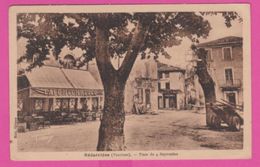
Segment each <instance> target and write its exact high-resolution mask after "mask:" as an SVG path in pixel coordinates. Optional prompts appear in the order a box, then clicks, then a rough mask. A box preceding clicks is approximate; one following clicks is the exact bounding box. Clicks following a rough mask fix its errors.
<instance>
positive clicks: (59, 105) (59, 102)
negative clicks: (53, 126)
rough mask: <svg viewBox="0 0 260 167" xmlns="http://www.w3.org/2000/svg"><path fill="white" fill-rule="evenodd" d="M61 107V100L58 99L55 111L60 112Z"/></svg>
mask: <svg viewBox="0 0 260 167" xmlns="http://www.w3.org/2000/svg"><path fill="white" fill-rule="evenodd" d="M60 107H61V99H56V102H55V106H54V110H55V111H57V110H60Z"/></svg>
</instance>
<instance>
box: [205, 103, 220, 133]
mask: <svg viewBox="0 0 260 167" xmlns="http://www.w3.org/2000/svg"><path fill="white" fill-rule="evenodd" d="M206 124H207V126H208V127H210V128H213V129H220V128H221V119H220V117H219V116H218V115H217V114H216V113H215V112H213V111H212V109H211V106H210V105H206Z"/></svg>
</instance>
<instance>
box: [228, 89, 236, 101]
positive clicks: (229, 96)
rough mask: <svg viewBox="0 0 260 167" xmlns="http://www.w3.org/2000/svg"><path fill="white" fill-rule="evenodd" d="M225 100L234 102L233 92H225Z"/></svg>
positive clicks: (234, 95)
mask: <svg viewBox="0 0 260 167" xmlns="http://www.w3.org/2000/svg"><path fill="white" fill-rule="evenodd" d="M227 101H229V102H230V103H232V104H236V94H235V93H233V92H232V93H227Z"/></svg>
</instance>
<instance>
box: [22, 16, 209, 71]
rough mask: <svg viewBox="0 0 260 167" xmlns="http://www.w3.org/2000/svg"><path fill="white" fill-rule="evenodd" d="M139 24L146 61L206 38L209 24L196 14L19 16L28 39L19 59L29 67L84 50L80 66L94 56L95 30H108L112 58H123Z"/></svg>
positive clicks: (141, 46)
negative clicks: (65, 49)
mask: <svg viewBox="0 0 260 167" xmlns="http://www.w3.org/2000/svg"><path fill="white" fill-rule="evenodd" d="M138 24H140V25H141V26H142V27H144V28H145V39H143V41H142V43H140V48H138V53H140V55H141V56H142V57H143V58H144V57H146V56H147V55H152V56H154V57H155V58H157V57H158V55H159V54H162V55H164V56H169V55H168V54H167V52H166V51H165V48H167V47H172V46H174V45H179V44H180V43H181V41H182V38H183V37H188V38H189V39H191V40H192V41H193V42H198V38H200V37H204V38H205V37H207V35H208V33H209V31H210V30H211V27H210V24H209V22H208V21H207V20H205V19H203V17H202V15H201V14H196V13H194V12H165V13H133V14H130V13H102V14H93V13H92V14H89V13H77V14H69V13H62V14H60V13H20V14H18V16H17V30H18V34H17V37H18V38H20V37H25V38H27V39H28V43H27V45H26V48H27V50H26V54H25V55H23V56H22V57H20V58H19V60H18V62H20V61H22V60H23V59H32V58H33V55H35V54H37V55H38V57H37V61H34V63H33V64H31V66H30V67H29V68H33V67H34V66H37V65H42V61H43V60H46V59H47V57H46V55H48V54H53V55H54V56H55V57H56V58H58V55H59V54H60V52H61V49H62V48H63V47H64V46H67V47H69V48H70V49H75V48H76V47H78V48H81V49H82V50H83V51H84V54H83V55H81V58H80V59H79V60H78V61H79V63H77V64H78V65H79V66H82V65H84V63H86V62H88V61H90V60H92V59H93V58H94V57H95V49H96V47H99V46H95V44H96V43H95V40H96V31H95V29H96V27H97V26H98V25H100V26H101V27H103V28H105V29H106V30H107V31H106V32H107V33H108V34H107V35H108V36H109V42H108V44H107V45H108V46H109V53H110V56H111V57H115V56H119V57H123V56H124V55H125V54H126V52H127V51H129V45H130V44H131V42H132V39H133V36H134V34H135V33H136V31H135V30H136V27H137V25H138Z"/></svg>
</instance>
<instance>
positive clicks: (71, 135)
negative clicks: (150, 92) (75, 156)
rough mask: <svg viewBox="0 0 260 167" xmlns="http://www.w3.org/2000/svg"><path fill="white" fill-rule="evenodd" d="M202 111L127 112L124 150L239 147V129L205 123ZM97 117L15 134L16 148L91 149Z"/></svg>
mask: <svg viewBox="0 0 260 167" xmlns="http://www.w3.org/2000/svg"><path fill="white" fill-rule="evenodd" d="M205 124H206V123H205V113H204V112H203V111H200V112H198V111H191V110H186V111H185V110H182V111H159V112H158V114H155V115H151V114H146V115H127V116H126V122H125V141H126V150H128V151H138V150H139V151H140V150H202V149H218V150H219V149H242V147H243V130H241V131H240V132H231V131H228V130H227V128H225V127H224V128H223V129H221V130H219V131H216V130H209V129H208V128H207V127H206V126H205ZM98 128H99V121H87V122H85V123H75V124H70V125H55V126H51V127H49V128H44V129H39V130H36V131H29V132H26V133H19V134H18V150H19V151H32V152H34V151H35V152H41V151H48V152H53V151H95V149H96V145H97V140H98Z"/></svg>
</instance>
